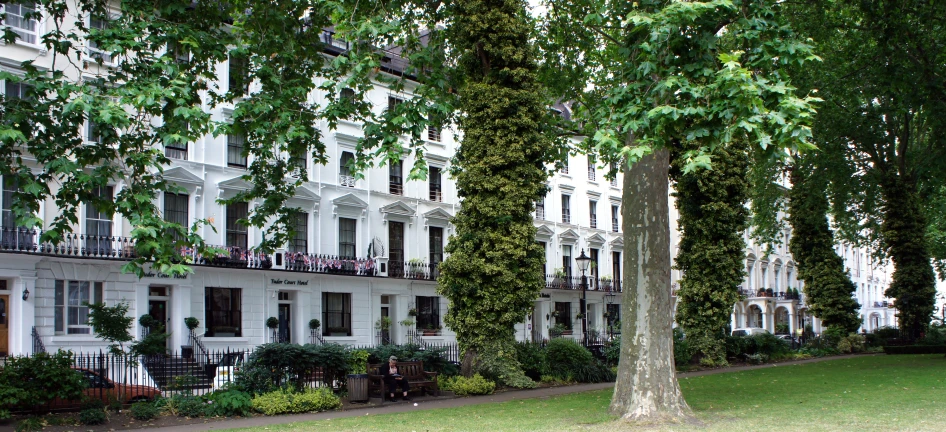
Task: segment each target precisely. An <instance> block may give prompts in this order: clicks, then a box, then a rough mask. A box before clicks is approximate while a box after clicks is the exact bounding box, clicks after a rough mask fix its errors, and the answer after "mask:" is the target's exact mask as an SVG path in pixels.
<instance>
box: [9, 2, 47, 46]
mask: <svg viewBox="0 0 946 432" xmlns="http://www.w3.org/2000/svg"><path fill="white" fill-rule="evenodd" d="M3 12H4V13H6V18H5V19H4V20H3V21H4V22H3V23H4V24H6V25H8V26H10V28H11V29H13V32H14V33H16V34H17V36H19V39H20V40H21V41H23V42H26V43H28V44H32V45H36V44H37V43H38V41H39V31H38V28H39V26H38V24H37V22H36V20H35V19H34V18H32V17H27V15H31V14H33V13H35V12H36V2H30V1H26V2H21V3H12V2H8V3H3Z"/></svg>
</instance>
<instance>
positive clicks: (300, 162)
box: [287, 154, 307, 177]
mask: <svg viewBox="0 0 946 432" xmlns="http://www.w3.org/2000/svg"><path fill="white" fill-rule="evenodd" d="M287 163H288V164H289V175H292V176H296V177H299V176H302V174H303V173H305V170H306V166H307V163H306V155H305V154H302V155H290V156H289V160H288V161H287Z"/></svg>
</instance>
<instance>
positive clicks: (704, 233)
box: [671, 141, 749, 366]
mask: <svg viewBox="0 0 946 432" xmlns="http://www.w3.org/2000/svg"><path fill="white" fill-rule="evenodd" d="M711 157H712V158H713V159H712V160H713V168H712V169H704V170H695V171H691V172H689V173H687V174H683V173H682V170H683V166H682V165H683V161H680V160H677V161H675V162H676V163H675V165H674V167H673V168H674V169H672V170H671V174H672V177H674V178H675V180H676V181H675V192H674V194H673V195H674V197H675V204H676V206H677V209H678V211H679V213H680V218H679V226H680V229H681V230H682V235H681V237H680V246H679V251H678V252H677V259H676V265H677V268H678V269H680V270H681V271H682V273H683V275H682V277H681V278H680V289H679V291H678V292H677V299H678V304H677V317H676V321H677V323H678V324H679V325H680V326H681V327H683V329H684V331H685V332H686V335H687V339H689V341H690V342H689V344H690V346H691V347H693V348H694V349H695V350H696V351H697V353H698V354H699V356H700V363H701V364H703V365H706V366H720V365H725V364H728V362H727V361H726V343H725V339H724V337H725V336H726V332H725V329H726V326H727V325H728V324H729V321H730V319H731V316H732V309H733V305H734V304H735V303H736V302H737V301H739V291H738V287H739V285H740V284H741V283H742V281H743V279H744V278H745V270H744V269H745V259H746V252H745V250H746V242H745V240H743V232H745V230H746V229H747V228H748V225H749V223H748V222H749V221H748V220H749V211H748V209H747V208H746V205H745V203H746V202H747V201H748V199H749V186H748V170H749V155H748V152H747V148H746V144H745V143H742V142H738V141H736V142H733V143H732V144H731V145H730V146H728V147H717V148H716V149H714V152H713V153H712V154H711Z"/></svg>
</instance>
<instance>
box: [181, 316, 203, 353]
mask: <svg viewBox="0 0 946 432" xmlns="http://www.w3.org/2000/svg"><path fill="white" fill-rule="evenodd" d="M184 325H185V326H187V330H188V331H189V332H190V340H188V341H187V344H185V345H181V357H182V358H185V359H191V358H194V345H192V343H193V340H194V338H195V337H196V336H195V335H194V330H196V329H197V327H198V326H200V321H198V320H197V318H194V317H187V318H184Z"/></svg>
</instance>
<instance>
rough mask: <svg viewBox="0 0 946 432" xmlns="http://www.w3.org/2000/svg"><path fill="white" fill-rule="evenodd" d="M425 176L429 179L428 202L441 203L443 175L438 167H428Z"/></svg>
mask: <svg viewBox="0 0 946 432" xmlns="http://www.w3.org/2000/svg"><path fill="white" fill-rule="evenodd" d="M427 176H428V178H429V179H430V200H431V201H437V202H441V201H443V183H442V180H443V179H442V177H443V174H441V170H440V167H433V166H432V167H430V169H429V170H428V173H427Z"/></svg>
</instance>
